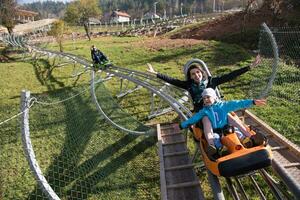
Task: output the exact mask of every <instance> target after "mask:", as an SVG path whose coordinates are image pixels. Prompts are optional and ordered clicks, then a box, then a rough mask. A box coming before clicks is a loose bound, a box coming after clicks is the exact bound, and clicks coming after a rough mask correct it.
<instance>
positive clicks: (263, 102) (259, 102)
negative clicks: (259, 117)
mask: <svg viewBox="0 0 300 200" xmlns="http://www.w3.org/2000/svg"><path fill="white" fill-rule="evenodd" d="M253 101H254V104H255V105H257V106H264V105H266V104H267V100H266V99H254V100H253Z"/></svg>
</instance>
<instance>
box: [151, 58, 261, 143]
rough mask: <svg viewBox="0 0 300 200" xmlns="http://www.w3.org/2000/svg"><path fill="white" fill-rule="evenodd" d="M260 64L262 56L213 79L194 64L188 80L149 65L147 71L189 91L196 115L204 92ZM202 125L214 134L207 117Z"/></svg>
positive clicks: (189, 69) (200, 107) (206, 131)
mask: <svg viewBox="0 0 300 200" xmlns="http://www.w3.org/2000/svg"><path fill="white" fill-rule="evenodd" d="M260 62H261V58H260V55H257V56H256V58H255V60H254V61H253V62H252V63H251V64H250V65H249V66H246V67H243V68H240V69H237V70H234V71H232V72H230V73H228V74H225V75H222V76H218V77H211V76H209V77H205V76H206V73H205V72H204V71H203V70H202V69H201V66H200V65H199V64H192V65H191V66H190V67H189V68H188V70H187V74H186V77H187V78H186V80H179V79H175V78H172V77H169V76H167V75H164V74H161V73H158V72H156V71H155V70H154V69H153V67H152V66H151V65H150V64H148V70H147V71H148V72H150V73H153V74H156V77H157V78H159V79H161V80H164V81H166V82H168V83H170V84H172V85H174V86H177V87H179V88H182V89H185V90H187V91H188V92H189V94H190V96H191V98H192V101H193V105H194V109H193V112H195V113H196V112H198V111H199V110H201V109H202V108H203V99H202V92H203V90H204V89H206V88H213V89H216V87H217V86H218V85H220V84H222V83H226V82H228V81H231V80H233V79H235V78H236V77H238V76H240V75H242V74H244V73H246V72H248V71H249V70H250V69H252V68H254V67H256V66H257V65H258V64H259V63H260ZM204 77H205V79H204ZM202 124H203V125H202ZM202 124H201V123H200V124H198V125H199V127H200V128H201V129H203V131H204V133H206V134H209V133H210V132H212V126H211V123H210V121H209V119H208V118H207V117H204V118H203V119H202ZM194 138H195V139H197V140H199V139H200V138H199V136H195V135H194Z"/></svg>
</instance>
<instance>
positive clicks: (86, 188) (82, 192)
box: [67, 136, 156, 199]
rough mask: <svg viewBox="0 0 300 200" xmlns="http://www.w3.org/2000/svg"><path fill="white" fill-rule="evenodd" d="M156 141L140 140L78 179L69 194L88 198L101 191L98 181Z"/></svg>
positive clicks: (149, 139)
mask: <svg viewBox="0 0 300 200" xmlns="http://www.w3.org/2000/svg"><path fill="white" fill-rule="evenodd" d="M131 137H133V136H131ZM155 143H156V142H155V140H154V139H153V138H150V137H148V138H145V139H144V140H142V141H140V142H139V143H138V144H136V145H135V146H134V147H132V148H131V149H128V150H127V151H125V152H124V153H122V154H121V155H120V156H118V157H117V158H115V159H113V160H112V161H110V162H109V163H108V164H106V165H105V166H104V167H102V168H100V169H99V170H97V171H96V172H94V173H93V174H91V175H88V176H86V177H85V178H83V177H82V179H81V180H78V181H76V182H75V184H74V185H73V187H72V188H71V189H69V190H68V192H67V193H68V196H70V197H71V198H72V199H76V198H79V199H87V197H88V194H89V193H97V192H98V193H99V191H98V189H99V188H98V187H95V186H96V184H97V183H99V182H100V181H103V180H104V179H105V178H106V177H108V176H109V175H110V174H112V173H114V172H115V171H117V169H119V168H120V167H122V166H124V165H126V164H127V163H128V162H129V161H131V160H132V159H134V158H135V157H136V156H137V155H139V154H140V153H142V152H144V151H145V150H146V149H148V148H149V147H152V146H153V145H154V144H155ZM133 189H134V188H133Z"/></svg>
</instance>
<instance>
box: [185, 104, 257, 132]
mask: <svg viewBox="0 0 300 200" xmlns="http://www.w3.org/2000/svg"><path fill="white" fill-rule="evenodd" d="M252 105H253V100H252V99H246V100H233V101H225V102H222V101H218V102H216V103H214V104H213V105H211V106H205V107H203V109H202V110H200V111H199V112H197V113H196V114H195V115H193V116H192V117H191V118H189V119H188V120H186V121H184V122H182V123H181V124H180V126H181V128H187V127H189V126H190V125H193V124H196V123H197V122H198V121H200V120H201V119H202V118H203V117H204V116H208V118H209V120H210V122H211V125H212V128H213V129H216V128H223V127H224V126H225V125H227V124H228V121H227V114H228V113H229V112H232V111H236V110H240V109H243V108H249V107H251V106H252Z"/></svg>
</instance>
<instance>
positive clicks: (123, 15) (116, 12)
mask: <svg viewBox="0 0 300 200" xmlns="http://www.w3.org/2000/svg"><path fill="white" fill-rule="evenodd" d="M113 15H114V16H116V15H117V16H122V17H128V18H130V17H131V16H130V15H128V14H127V13H125V12H120V11H114V12H113Z"/></svg>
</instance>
